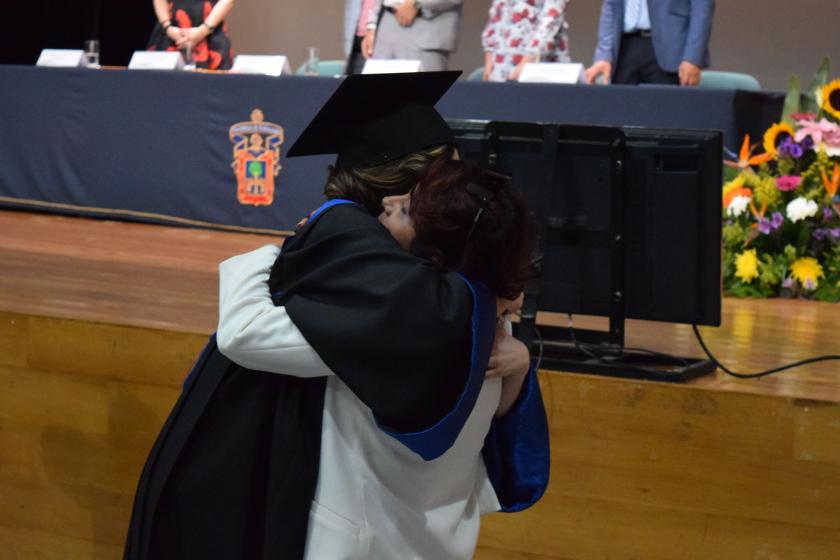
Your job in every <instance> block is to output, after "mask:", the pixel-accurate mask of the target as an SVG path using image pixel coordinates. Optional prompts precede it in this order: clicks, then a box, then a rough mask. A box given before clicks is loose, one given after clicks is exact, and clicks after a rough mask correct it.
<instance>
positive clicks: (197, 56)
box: [147, 0, 234, 70]
mask: <svg viewBox="0 0 840 560" xmlns="http://www.w3.org/2000/svg"><path fill="white" fill-rule="evenodd" d="M233 1H234V0H174V1H171V2H170V1H167V0H152V4H153V6H154V8H155V15H156V16H157V19H158V23H157V24H156V25H155V28H154V29H153V30H152V36H151V37H150V38H149V46H148V47H147V48H148V50H150V51H187V50H188V49H189V52H190V54H191V57H192V61H191V62H193V63H194V64H195V66H196V68H206V69H209V70H227V69H229V68H230V67H231V66H232V64H233V49H232V48H231V46H230V37H228V32H227V24H226V23H225V19H226V18H227V16H228V14H230V11H231V10H232V9H233Z"/></svg>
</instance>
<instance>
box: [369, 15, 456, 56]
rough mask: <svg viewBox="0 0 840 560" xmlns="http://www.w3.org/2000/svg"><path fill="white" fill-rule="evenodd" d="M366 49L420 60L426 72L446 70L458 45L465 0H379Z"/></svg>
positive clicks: (371, 18)
mask: <svg viewBox="0 0 840 560" xmlns="http://www.w3.org/2000/svg"><path fill="white" fill-rule="evenodd" d="M369 23H370V25H369V27H370V28H372V29H368V32H367V35H366V36H365V38H364V39H363V41H362V52H365V49H366V48H368V49H371V48H372V54H373V57H374V58H387V59H405V60H419V61H420V65H421V67H420V69H421V70H423V71H426V72H434V71H440V70H446V69H447V67H448V66H449V55H450V54H451V53H452V51H454V50H455V48H456V47H457V45H458V31H459V26H460V24H461V0H376V4H374V6H373V8H372V9H371V12H370V20H369Z"/></svg>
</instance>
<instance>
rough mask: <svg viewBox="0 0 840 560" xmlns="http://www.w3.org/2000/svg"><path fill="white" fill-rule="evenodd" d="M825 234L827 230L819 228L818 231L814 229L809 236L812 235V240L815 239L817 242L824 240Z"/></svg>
mask: <svg viewBox="0 0 840 560" xmlns="http://www.w3.org/2000/svg"><path fill="white" fill-rule="evenodd" d="M827 233H828V230H827V229H823V228H819V229H815V230H814V231H813V232H812V233H811V235H813V236H814V239H816V240H817V241H822V240H823V239H825V236H826V234H827Z"/></svg>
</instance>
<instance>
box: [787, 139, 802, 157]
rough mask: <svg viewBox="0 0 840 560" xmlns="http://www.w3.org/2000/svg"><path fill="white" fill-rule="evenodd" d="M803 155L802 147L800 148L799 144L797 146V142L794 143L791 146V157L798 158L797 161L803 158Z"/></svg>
mask: <svg viewBox="0 0 840 560" xmlns="http://www.w3.org/2000/svg"><path fill="white" fill-rule="evenodd" d="M802 153H803V152H802V146H800V145H799V144H797V143H796V142H794V143H793V144H791V146H790V155H791V156H792V157H794V158H796V159H799V158H801V157H802Z"/></svg>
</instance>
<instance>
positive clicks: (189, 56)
mask: <svg viewBox="0 0 840 560" xmlns="http://www.w3.org/2000/svg"><path fill="white" fill-rule="evenodd" d="M181 56H183V57H184V70H195V59H194V58H193V52H192V47H190V46H189V45H188V46H186V47H184V48H183V49H181Z"/></svg>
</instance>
